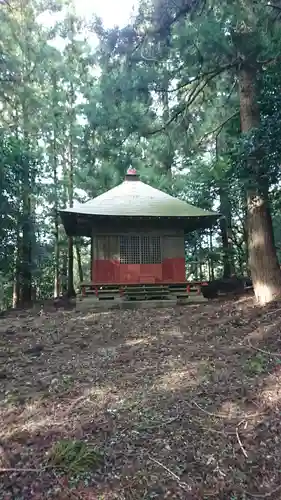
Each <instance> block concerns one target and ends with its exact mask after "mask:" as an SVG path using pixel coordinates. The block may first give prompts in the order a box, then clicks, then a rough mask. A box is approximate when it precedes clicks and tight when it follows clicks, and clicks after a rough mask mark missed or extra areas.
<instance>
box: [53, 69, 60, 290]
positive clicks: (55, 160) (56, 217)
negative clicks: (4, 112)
mask: <svg viewBox="0 0 281 500" xmlns="http://www.w3.org/2000/svg"><path fill="white" fill-rule="evenodd" d="M52 93H53V102H52V105H53V138H52V150H53V151H52V160H53V181H54V226H55V227H54V237H55V242H54V243H55V244H54V258H55V276H54V297H58V296H59V294H60V283H59V268H60V247H59V214H58V208H59V206H58V153H57V135H58V109H57V107H58V98H57V75H56V73H55V71H54V73H53V74H52Z"/></svg>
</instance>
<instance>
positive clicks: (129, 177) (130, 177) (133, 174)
mask: <svg viewBox="0 0 281 500" xmlns="http://www.w3.org/2000/svg"><path fill="white" fill-rule="evenodd" d="M138 179H139V175H138V174H137V171H136V169H135V168H133V167H132V166H130V167H129V168H128V170H127V173H126V176H125V180H126V181H137V180H138Z"/></svg>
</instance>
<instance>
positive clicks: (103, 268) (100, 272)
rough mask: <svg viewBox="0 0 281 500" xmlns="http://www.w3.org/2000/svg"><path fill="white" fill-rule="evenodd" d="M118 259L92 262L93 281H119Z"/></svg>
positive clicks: (104, 282) (103, 282)
mask: <svg viewBox="0 0 281 500" xmlns="http://www.w3.org/2000/svg"><path fill="white" fill-rule="evenodd" d="M119 267H120V264H119V261H118V260H102V259H101V260H95V261H94V263H93V281H94V282H95V283H102V284H106V283H120V276H119Z"/></svg>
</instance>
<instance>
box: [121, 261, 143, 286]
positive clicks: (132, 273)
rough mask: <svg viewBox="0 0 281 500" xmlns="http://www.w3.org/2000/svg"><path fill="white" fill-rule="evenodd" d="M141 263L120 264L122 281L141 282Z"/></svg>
mask: <svg viewBox="0 0 281 500" xmlns="http://www.w3.org/2000/svg"><path fill="white" fill-rule="evenodd" d="M139 281H140V264H120V283H139Z"/></svg>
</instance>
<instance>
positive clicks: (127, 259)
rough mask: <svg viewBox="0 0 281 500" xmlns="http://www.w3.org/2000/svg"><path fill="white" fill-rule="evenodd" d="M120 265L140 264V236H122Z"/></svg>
mask: <svg viewBox="0 0 281 500" xmlns="http://www.w3.org/2000/svg"><path fill="white" fill-rule="evenodd" d="M120 263H121V264H139V263H140V241H139V236H120Z"/></svg>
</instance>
